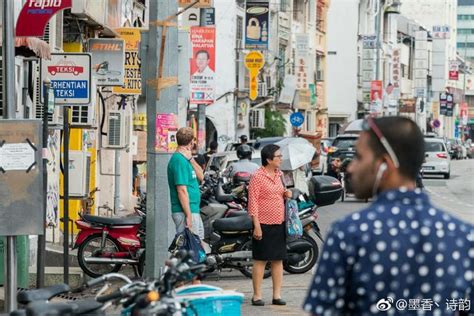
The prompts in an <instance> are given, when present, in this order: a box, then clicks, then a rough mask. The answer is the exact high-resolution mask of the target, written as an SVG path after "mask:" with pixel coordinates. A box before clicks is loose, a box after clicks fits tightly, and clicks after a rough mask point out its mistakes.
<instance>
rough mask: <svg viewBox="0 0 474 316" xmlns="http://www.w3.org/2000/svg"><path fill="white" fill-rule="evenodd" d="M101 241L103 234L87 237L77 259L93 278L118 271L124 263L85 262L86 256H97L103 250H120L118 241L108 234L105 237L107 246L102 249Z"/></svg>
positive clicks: (83, 269)
mask: <svg viewBox="0 0 474 316" xmlns="http://www.w3.org/2000/svg"><path fill="white" fill-rule="evenodd" d="M101 241H102V235H101V234H93V235H90V236H89V237H87V238H86V240H84V242H83V243H82V244H81V245H80V246H79V249H78V250H77V260H78V262H79V266H80V267H81V269H82V271H84V272H85V273H86V274H87V275H88V276H90V277H93V278H98V277H100V276H102V275H104V274H107V273H113V272H118V271H119V270H120V268H121V267H122V264H120V263H112V264H102V263H87V262H85V260H84V258H86V257H92V256H96V255H97V254H100V252H101V251H103V250H105V251H107V252H118V251H119V249H120V248H119V245H118V243H117V242H116V241H115V240H113V239H112V238H110V237H108V236H107V237H106V238H105V247H104V248H103V249H101V247H100V244H101Z"/></svg>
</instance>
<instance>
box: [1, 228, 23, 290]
mask: <svg viewBox="0 0 474 316" xmlns="http://www.w3.org/2000/svg"><path fill="white" fill-rule="evenodd" d="M6 247H7V238H6V237H0V285H4V282H5V280H4V279H5V250H6ZM16 255H17V257H16V264H17V265H16V266H17V278H18V279H17V280H18V281H17V282H18V287H21V288H28V285H29V275H28V273H29V272H28V266H29V261H30V260H29V259H30V243H29V238H28V236H17V237H16Z"/></svg>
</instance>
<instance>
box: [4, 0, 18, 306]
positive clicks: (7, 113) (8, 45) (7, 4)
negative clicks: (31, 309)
mask: <svg viewBox="0 0 474 316" xmlns="http://www.w3.org/2000/svg"><path fill="white" fill-rule="evenodd" d="M13 5H14V3H13V1H8V0H3V16H2V20H3V34H2V35H3V39H2V54H3V56H2V67H3V68H2V69H3V91H2V93H3V100H2V101H3V111H4V114H3V117H4V118H5V119H14V118H15V45H14V42H13V34H14V32H15V28H14V16H15V14H14V13H15V12H14V9H13V8H14V7H13ZM16 255H17V254H16V237H15V236H7V245H6V251H5V310H6V311H7V312H12V311H14V310H15V309H17V303H16V291H17V288H18V284H17V281H18V280H17V277H18V276H17V266H16V263H17V257H16Z"/></svg>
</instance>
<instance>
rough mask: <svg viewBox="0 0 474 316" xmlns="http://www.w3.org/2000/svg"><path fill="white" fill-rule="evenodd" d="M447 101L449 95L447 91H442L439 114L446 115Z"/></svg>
mask: <svg viewBox="0 0 474 316" xmlns="http://www.w3.org/2000/svg"><path fill="white" fill-rule="evenodd" d="M446 103H447V95H446V93H441V94H440V95H439V114H440V115H446V107H447V105H446Z"/></svg>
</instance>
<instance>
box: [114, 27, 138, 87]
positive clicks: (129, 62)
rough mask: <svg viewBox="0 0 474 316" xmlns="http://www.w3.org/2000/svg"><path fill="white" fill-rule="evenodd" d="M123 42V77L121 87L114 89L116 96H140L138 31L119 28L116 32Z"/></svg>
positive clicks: (136, 29)
mask: <svg viewBox="0 0 474 316" xmlns="http://www.w3.org/2000/svg"><path fill="white" fill-rule="evenodd" d="M116 31H117V33H119V34H120V37H121V38H122V39H123V40H124V41H125V62H124V66H125V77H124V84H123V86H122V87H114V88H113V89H112V92H113V93H116V94H141V93H142V73H141V70H140V65H141V60H140V58H139V57H138V50H139V49H140V38H141V36H140V29H138V28H120V29H117V30H116Z"/></svg>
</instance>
